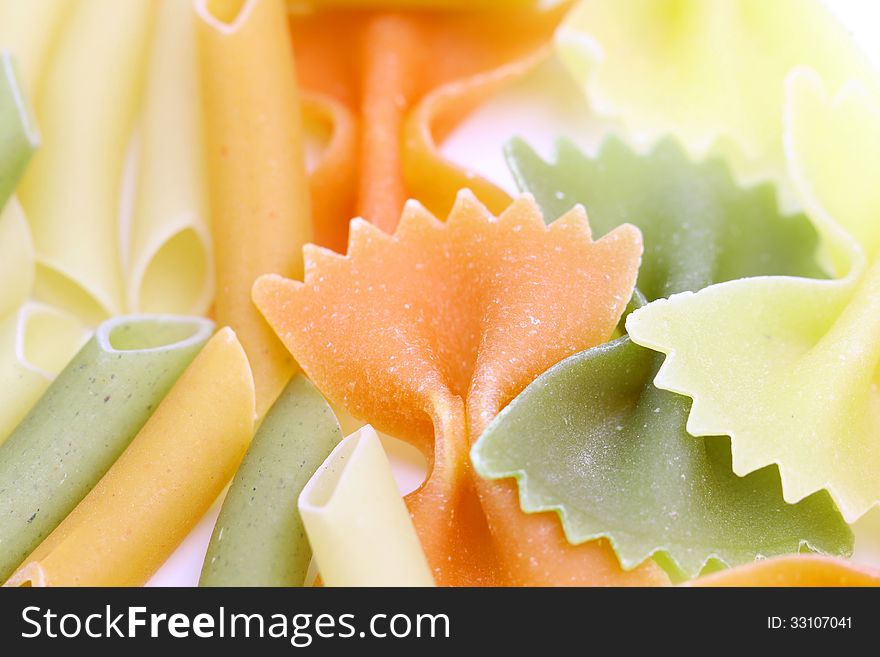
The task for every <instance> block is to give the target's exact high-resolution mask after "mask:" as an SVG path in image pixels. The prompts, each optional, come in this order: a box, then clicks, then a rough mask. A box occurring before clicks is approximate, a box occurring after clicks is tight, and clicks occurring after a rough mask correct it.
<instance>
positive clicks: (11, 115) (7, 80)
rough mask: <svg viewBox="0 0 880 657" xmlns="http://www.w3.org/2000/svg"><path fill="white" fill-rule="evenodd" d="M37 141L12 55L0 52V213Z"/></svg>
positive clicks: (31, 116) (31, 117) (35, 130)
mask: <svg viewBox="0 0 880 657" xmlns="http://www.w3.org/2000/svg"><path fill="white" fill-rule="evenodd" d="M39 141H40V138H39V135H38V133H37V128H36V125H35V124H34V121H33V115H32V114H31V110H30V107H29V106H28V104H27V101H26V100H25V94H24V91H23V90H22V85H21V82H20V80H19V76H18V73H17V71H16V66H15V62H14V60H13V58H12V55H11V54H10V53H9V52H5V51H3V52H0V210H2V209H3V206H4V205H5V204H6V200H7V199H8V198H9V197H10V196H11V195H12V192H13V191H14V190H15V185H16V184H17V183H18V179H19V178H21V175H22V174H23V173H24V168H25V166H26V165H27V163H28V160H30V159H31V155H32V154H33V152H34V150H36V148H37V145H38V144H39Z"/></svg>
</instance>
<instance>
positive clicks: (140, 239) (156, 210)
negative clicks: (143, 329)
mask: <svg viewBox="0 0 880 657" xmlns="http://www.w3.org/2000/svg"><path fill="white" fill-rule="evenodd" d="M157 4H158V15H157V21H156V31H155V36H154V38H153V44H152V48H151V58H150V61H149V65H148V72H147V83H146V89H145V94H144V108H143V118H142V121H141V130H140V145H141V148H140V163H139V178H138V188H137V192H136V201H135V207H134V217H133V222H132V225H131V237H130V248H129V252H128V257H129V261H128V267H127V270H128V271H127V282H126V296H127V305H128V310H129V312H136V313H140V312H147V313H169V312H170V313H180V314H194V315H201V314H203V313H204V312H205V311H206V310H207V309H208V306H209V305H210V303H211V297H212V296H213V292H214V290H213V264H212V262H211V246H210V242H211V238H210V234H209V233H208V226H207V216H208V209H207V206H208V200H207V188H206V184H207V183H206V173H205V163H204V152H203V150H204V145H203V142H202V119H201V100H200V97H199V77H198V59H197V53H196V23H195V15H194V12H193V9H192V7H191V6H190V4H189V3H188V2H181V1H180V0H160V2H158V3H157Z"/></svg>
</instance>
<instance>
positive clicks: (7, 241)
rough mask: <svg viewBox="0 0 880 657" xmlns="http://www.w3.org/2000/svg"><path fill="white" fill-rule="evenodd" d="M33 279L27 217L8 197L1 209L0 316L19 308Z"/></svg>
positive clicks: (32, 254)
mask: <svg viewBox="0 0 880 657" xmlns="http://www.w3.org/2000/svg"><path fill="white" fill-rule="evenodd" d="M33 282H34V245H33V242H32V241H31V233H30V230H28V225H27V218H26V217H25V216H24V212H23V211H22V209H21V205H19V203H18V201H16V200H15V198H14V197H13V198H11V199H10V200H9V201H8V202H7V203H6V205H5V207H3V209H2V211H0V318H2V317H5V316H6V315H8V314H9V313H11V312H13V311H14V310H15V309H16V308H18V307H19V306H20V305H21V304H22V302H24V300H25V299H27V297H28V295H29V294H30V293H31V286H32V285H33Z"/></svg>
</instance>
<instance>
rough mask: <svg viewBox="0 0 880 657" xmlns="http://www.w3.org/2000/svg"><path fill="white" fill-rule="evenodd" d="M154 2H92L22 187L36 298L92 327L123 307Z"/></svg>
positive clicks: (84, 7)
mask: <svg viewBox="0 0 880 657" xmlns="http://www.w3.org/2000/svg"><path fill="white" fill-rule="evenodd" d="M153 7H154V3H153V2H151V0H127V1H126V2H119V0H82V1H81V2H79V3H77V5H76V8H75V11H74V12H73V13H72V15H71V17H70V19H69V20H68V21H67V22H66V24H65V29H64V31H63V34H62V35H61V37H60V40H59V42H58V46H57V51H56V52H55V55H54V57H53V58H52V61H51V62H50V64H49V66H48V70H47V71H46V79H45V82H44V84H43V88H42V90H41V92H40V97H39V102H38V103H37V116H38V119H39V122H40V128H41V130H42V133H43V146H42V148H41V149H40V151H39V153H38V154H37V156H36V157H35V158H34V161H33V163H32V164H31V166H30V168H29V170H28V173H27V175H26V176H25V178H24V180H23V182H22V185H21V190H20V198H21V202H22V205H23V206H24V208H25V210H26V211H27V215H28V219H29V220H30V224H31V231H32V233H33V237H34V244H35V246H36V251H37V257H38V268H37V278H36V287H35V294H36V295H37V297H38V298H40V299H42V300H44V301H47V302H49V303H51V304H52V305H55V306H58V307H61V308H65V309H68V310H70V311H71V312H74V313H75V314H77V315H79V316H81V317H82V318H83V319H85V320H86V321H88V322H90V323H94V322H98V321H100V320H101V319H103V318H105V317H106V316H107V315H110V314H116V313H119V312H120V311H121V310H122V308H123V286H122V273H121V270H120V264H119V262H120V257H119V246H118V241H119V231H118V215H119V212H118V209H119V189H120V181H121V175H122V169H123V162H124V159H125V152H126V146H127V143H128V140H129V136H130V132H131V127H132V122H133V118H134V115H135V112H136V111H137V107H138V100H139V95H140V93H139V92H140V88H141V78H142V69H143V61H144V56H145V54H146V50H147V43H148V38H149V34H150V27H151V22H152V21H151V17H152V12H153Z"/></svg>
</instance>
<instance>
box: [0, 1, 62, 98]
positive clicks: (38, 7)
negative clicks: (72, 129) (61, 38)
mask: <svg viewBox="0 0 880 657" xmlns="http://www.w3.org/2000/svg"><path fill="white" fill-rule="evenodd" d="M75 4H76V0H0V49H3V48H8V49H9V50H10V51H12V52H13V53H14V54H15V59H16V61H18V65H19V68H20V70H21V74H22V78H23V80H24V87H25V88H26V89H27V90H28V92H29V94H30V95H31V98H34V97H36V95H37V93H38V92H39V89H40V83H41V82H42V77H43V73H44V72H45V68H46V61H47V60H48V59H49V57H50V56H51V52H52V48H53V46H54V45H55V44H56V40H57V37H58V33H59V31H60V28H61V26H62V25H63V24H64V21H65V19H66V18H67V16H68V15H69V14H70V11H71V9H72V8H73V7H74V5H75Z"/></svg>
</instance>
